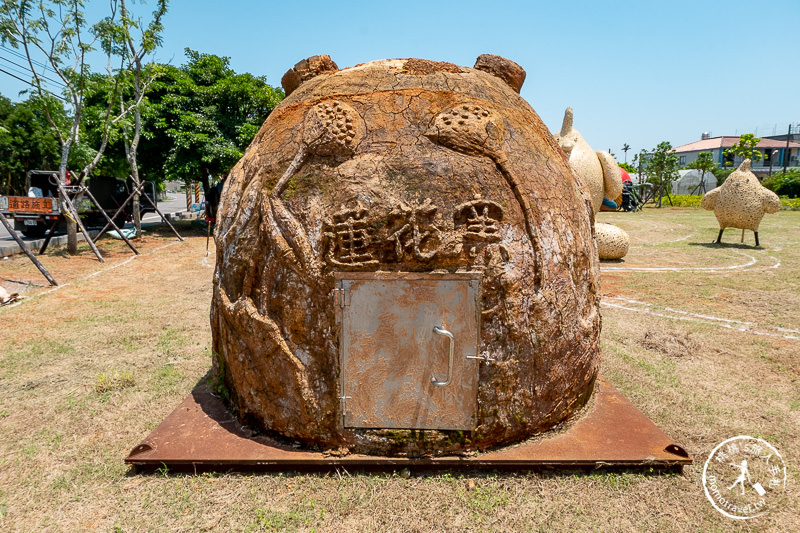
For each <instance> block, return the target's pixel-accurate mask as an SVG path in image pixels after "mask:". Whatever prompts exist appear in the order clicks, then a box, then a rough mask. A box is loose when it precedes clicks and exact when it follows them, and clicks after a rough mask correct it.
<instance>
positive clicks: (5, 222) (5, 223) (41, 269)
mask: <svg viewBox="0 0 800 533" xmlns="http://www.w3.org/2000/svg"><path fill="white" fill-rule="evenodd" d="M0 222H2V223H3V226H5V227H6V230H8V233H9V234H10V235H11V236H12V237H13V238H14V240H15V241H17V244H18V245H19V247H20V249H21V250H22V251H23V252H25V255H27V256H28V259H30V260H31V262H33V264H34V265H36V268H38V269H39V272H41V273H42V275H43V276H44V277H45V278H47V281H49V282H50V285H53V286H54V287H57V286H58V283H56V280H54V279H53V276H51V275H50V272H48V271H47V269H46V268H45V267H44V265H42V263H41V262H39V260H38V259H36V256H35V255H33V252H31V251H30V250H28V247H27V246H25V242H24V241H23V240H22V239H21V238H20V237H19V235H17V232H16V231H15V230H14V227H13V226H11V224H9V223H8V220H6V217H4V216H3V215H0Z"/></svg>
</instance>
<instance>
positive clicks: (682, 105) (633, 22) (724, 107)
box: [0, 0, 800, 161]
mask: <svg viewBox="0 0 800 533" xmlns="http://www.w3.org/2000/svg"><path fill="white" fill-rule="evenodd" d="M132 3H133V4H134V5H133V6H132V7H133V9H135V10H136V12H138V13H141V14H142V15H146V14H148V13H149V11H151V10H152V0H151V2H150V3H149V4H148V3H144V4H143V3H141V2H135V3H134V2H132ZM90 4H91V5H92V6H93V8H92V10H94V9H98V8H102V7H103V6H105V5H106V2H104V1H101V0H91V1H90ZM92 12H93V11H90V14H91V13H92ZM798 24H800V1H798V0H765V1H762V2H745V1H739V0H732V1H724V2H723V1H711V0H695V1H684V0H674V1H661V0H646V1H645V0H638V1H621V0H620V1H613V0H609V1H604V2H599V1H598V2H590V1H583V0H573V1H567V2H558V1H553V0H548V1H538V0H532V1H527V2H523V1H502V0H496V1H495V2H487V1H483V2H476V1H471V0H467V1H460V2H451V1H439V2H437V1H430V0H429V1H417V0H404V1H402V2H379V1H374V2H366V1H350V2H348V1H340V2H329V1H328V2H323V1H302V0H296V1H289V2H265V1H255V0H228V1H225V2H221V1H212V0H172V1H171V3H170V11H169V14H168V15H167V18H166V19H165V34H164V37H165V38H164V45H163V47H162V48H161V49H160V50H159V51H158V52H157V54H156V59H157V60H159V61H162V62H170V63H172V64H175V65H180V64H182V63H184V62H185V61H186V58H185V55H184V53H183V50H184V48H186V47H189V48H192V49H195V50H198V51H200V52H207V53H213V54H217V55H223V56H228V57H230V58H231V65H232V67H233V68H234V69H235V70H236V71H237V72H251V73H253V74H256V75H265V76H266V77H267V81H268V83H270V84H271V85H275V86H279V85H280V79H281V76H282V75H283V73H284V72H285V71H286V70H287V69H288V68H290V67H291V66H292V65H294V64H295V63H296V62H297V61H299V60H301V59H303V58H306V57H309V56H312V55H316V54H329V55H330V56H331V57H332V58H333V60H334V61H335V62H336V63H337V64H338V65H339V67H340V68H344V67H348V66H353V65H356V64H358V63H364V62H367V61H371V60H374V59H382V58H394V57H421V58H426V59H434V60H439V61H449V62H451V63H456V64H458V65H463V66H468V67H471V66H472V65H473V64H474V62H475V59H476V58H477V56H479V55H480V54H483V53H493V54H499V55H502V56H505V57H507V58H509V59H512V60H514V61H516V62H517V63H519V64H520V65H521V66H522V67H523V68H524V69H525V70H526V71H527V79H526V81H525V85H524V86H523V88H522V96H523V97H524V98H525V99H526V100H527V101H528V102H529V103H530V104H531V106H532V107H533V108H534V109H535V110H536V112H537V113H538V114H539V116H540V117H541V118H542V120H543V121H544V122H545V124H546V125H547V126H548V128H550V130H551V131H552V130H557V129H559V127H560V125H561V119H562V117H563V113H564V109H565V108H566V107H567V106H572V107H573V109H574V110H575V127H576V128H577V129H578V130H579V131H581V133H582V134H583V136H584V137H585V138H586V140H587V141H588V142H589V144H590V145H591V146H592V147H593V148H594V149H595V150H601V149H602V150H608V149H611V150H612V151H613V152H614V153H615V154H616V156H617V159H618V160H620V161H622V160H624V159H625V155H624V154H623V152H622V150H621V148H622V145H623V144H624V143H627V144H629V145H630V146H631V151H629V152H628V160H629V161H630V160H631V159H632V158H633V154H634V153H636V152H638V151H639V150H640V149H650V148H653V147H654V146H656V145H657V144H658V143H659V142H661V141H669V142H671V143H672V145H673V146H678V145H681V144H685V143H688V142H691V141H694V140H697V139H699V138H700V134H701V133H702V132H705V131H709V132H711V134H712V135H734V134H742V133H753V132H755V133H756V134H757V135H759V136H763V135H771V134H773V132H774V131H776V132H777V133H785V132H786V129H787V126H788V124H789V123H790V122H791V123H794V124H795V125H796V124H797V123H799V122H800V52H798V50H800V49H798V41H799V40H800V26H798ZM3 57H7V52H6V51H5V50H0V58H3ZM0 66H3V65H2V64H0ZM100 67H101V65H98V70H99V69H100ZM21 88H22V86H21V84H19V83H17V82H14V80H12V79H11V78H9V77H8V76H6V75H4V74H2V73H0V92H2V94H3V95H5V96H8V97H11V98H12V99H16V98H17V97H16V93H17V92H18V91H19V90H20V89H21Z"/></svg>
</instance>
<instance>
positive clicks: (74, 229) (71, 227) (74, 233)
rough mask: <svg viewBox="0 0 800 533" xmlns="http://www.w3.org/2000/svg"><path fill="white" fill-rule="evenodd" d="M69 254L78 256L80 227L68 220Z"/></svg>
mask: <svg viewBox="0 0 800 533" xmlns="http://www.w3.org/2000/svg"><path fill="white" fill-rule="evenodd" d="M67 253H68V254H69V255H78V225H77V224H76V223H75V222H73V221H72V220H71V219H69V218H67Z"/></svg>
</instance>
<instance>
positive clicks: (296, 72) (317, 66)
mask: <svg viewBox="0 0 800 533" xmlns="http://www.w3.org/2000/svg"><path fill="white" fill-rule="evenodd" d="M337 70H339V67H338V66H337V65H336V63H334V62H333V60H332V59H331V58H330V56H328V55H319V56H312V57H309V58H308V59H303V60H302V61H298V62H297V64H296V65H295V66H293V67H292V68H290V69H289V70H287V71H286V74H284V75H283V77H282V78H281V86H282V87H283V92H284V93H286V96H289V95H290V94H291V93H292V91H294V90H295V89H297V88H298V87H299V86H300V84H301V83H303V82H305V81H307V80H310V79H311V78H314V77H316V76H319V75H320V74H322V73H325V72H336V71H337Z"/></svg>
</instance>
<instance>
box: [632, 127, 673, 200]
mask: <svg viewBox="0 0 800 533" xmlns="http://www.w3.org/2000/svg"><path fill="white" fill-rule="evenodd" d="M640 159H643V161H642V164H643V166H644V172H645V174H646V175H647V181H648V182H649V183H652V184H653V187H654V189H655V196H656V197H658V200H657V202H656V207H661V204H662V200H663V198H664V196H666V197H667V200H668V201H669V202H670V205H672V199H671V198H670V197H669V195H670V193H671V192H672V181H673V180H674V179H677V177H678V165H679V163H680V158H679V157H678V155H677V154H676V153H675V151H674V150H673V149H672V145H671V144H670V143H669V142H667V141H664V142H661V143H659V144H658V146H656V147H655V148H654V149H653V150H652V151H651V152H649V153H647V154H646V156H644V157H643V158H640Z"/></svg>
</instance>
